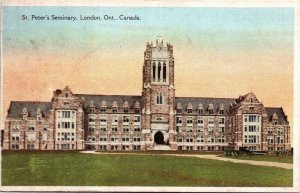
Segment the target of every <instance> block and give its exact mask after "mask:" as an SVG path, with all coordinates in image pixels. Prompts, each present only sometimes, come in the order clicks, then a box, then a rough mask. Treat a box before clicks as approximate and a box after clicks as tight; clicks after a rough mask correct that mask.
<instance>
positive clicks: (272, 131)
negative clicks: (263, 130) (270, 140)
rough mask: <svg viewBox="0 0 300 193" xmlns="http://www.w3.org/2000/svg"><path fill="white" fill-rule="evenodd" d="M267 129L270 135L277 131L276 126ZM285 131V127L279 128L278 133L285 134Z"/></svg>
mask: <svg viewBox="0 0 300 193" xmlns="http://www.w3.org/2000/svg"><path fill="white" fill-rule="evenodd" d="M267 131H268V134H269V135H273V134H274V133H275V132H274V128H268V129H267ZM283 131H284V130H283V128H278V129H277V135H283Z"/></svg>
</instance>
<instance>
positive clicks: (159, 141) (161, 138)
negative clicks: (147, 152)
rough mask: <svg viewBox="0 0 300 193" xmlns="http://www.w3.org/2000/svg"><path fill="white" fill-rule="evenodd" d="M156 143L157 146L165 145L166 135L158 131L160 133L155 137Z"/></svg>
mask: <svg viewBox="0 0 300 193" xmlns="http://www.w3.org/2000/svg"><path fill="white" fill-rule="evenodd" d="M154 142H155V143H156V144H160V145H162V144H165V142H164V135H163V134H162V132H160V131H158V132H156V133H155V135H154Z"/></svg>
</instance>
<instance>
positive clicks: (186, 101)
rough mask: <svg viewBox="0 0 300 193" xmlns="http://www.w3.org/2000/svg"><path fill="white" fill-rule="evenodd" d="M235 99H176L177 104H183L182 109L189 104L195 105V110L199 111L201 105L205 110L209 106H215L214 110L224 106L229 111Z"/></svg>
mask: <svg viewBox="0 0 300 193" xmlns="http://www.w3.org/2000/svg"><path fill="white" fill-rule="evenodd" d="M234 101H235V98H208V97H175V103H176V104H177V103H181V106H182V109H186V108H187V106H188V104H189V103H191V104H192V105H193V109H197V108H198V106H199V104H200V103H201V104H202V105H203V109H207V108H208V105H209V104H213V106H214V109H217V108H219V107H220V105H221V104H223V105H224V107H225V109H229V106H230V104H231V103H232V104H233V103H234Z"/></svg>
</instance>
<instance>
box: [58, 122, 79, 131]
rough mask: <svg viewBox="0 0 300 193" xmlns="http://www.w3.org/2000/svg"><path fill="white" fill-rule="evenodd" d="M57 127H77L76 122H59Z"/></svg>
mask: <svg viewBox="0 0 300 193" xmlns="http://www.w3.org/2000/svg"><path fill="white" fill-rule="evenodd" d="M57 128H58V129H74V128H75V122H64V121H62V122H57Z"/></svg>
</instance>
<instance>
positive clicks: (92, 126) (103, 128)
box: [88, 125, 141, 132]
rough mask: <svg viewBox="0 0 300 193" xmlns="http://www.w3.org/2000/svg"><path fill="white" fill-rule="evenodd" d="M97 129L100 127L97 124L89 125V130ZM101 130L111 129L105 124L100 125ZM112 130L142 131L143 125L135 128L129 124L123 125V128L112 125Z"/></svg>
mask: <svg viewBox="0 0 300 193" xmlns="http://www.w3.org/2000/svg"><path fill="white" fill-rule="evenodd" d="M96 130H98V129H97V128H96V126H95V125H89V127H88V131H96ZM99 130H100V131H102V132H106V131H109V129H108V128H107V126H104V125H100V128H99ZM111 131H112V132H118V131H123V132H129V131H134V132H140V131H141V127H140V126H139V125H136V126H134V127H133V128H130V127H129V126H128V125H123V127H122V128H119V127H118V126H117V125H112V126H111Z"/></svg>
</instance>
